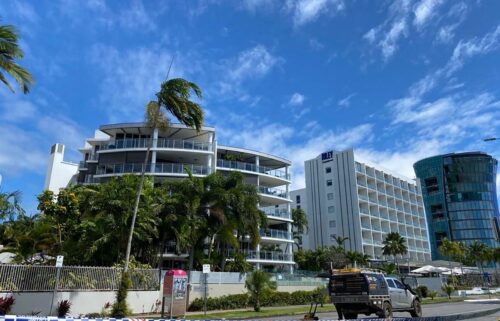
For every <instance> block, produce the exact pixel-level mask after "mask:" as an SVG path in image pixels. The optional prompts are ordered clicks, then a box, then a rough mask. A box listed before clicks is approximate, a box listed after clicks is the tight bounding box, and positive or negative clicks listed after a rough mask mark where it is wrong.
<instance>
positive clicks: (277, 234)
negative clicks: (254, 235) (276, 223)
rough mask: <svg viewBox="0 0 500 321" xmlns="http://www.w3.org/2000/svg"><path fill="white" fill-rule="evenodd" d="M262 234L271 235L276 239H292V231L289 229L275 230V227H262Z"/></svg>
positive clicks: (262, 235) (263, 235) (264, 235)
mask: <svg viewBox="0 0 500 321" xmlns="http://www.w3.org/2000/svg"><path fill="white" fill-rule="evenodd" d="M260 236H261V237H271V238H275V239H285V240H291V239H292V233H289V232H288V231H282V230H274V229H267V230H265V229H260Z"/></svg>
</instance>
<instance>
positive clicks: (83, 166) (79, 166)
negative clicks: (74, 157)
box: [78, 161, 87, 169]
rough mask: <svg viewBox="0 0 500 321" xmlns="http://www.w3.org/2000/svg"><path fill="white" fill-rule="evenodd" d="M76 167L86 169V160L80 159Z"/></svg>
mask: <svg viewBox="0 0 500 321" xmlns="http://www.w3.org/2000/svg"><path fill="white" fill-rule="evenodd" d="M78 169H87V162H86V161H80V162H79V163H78Z"/></svg>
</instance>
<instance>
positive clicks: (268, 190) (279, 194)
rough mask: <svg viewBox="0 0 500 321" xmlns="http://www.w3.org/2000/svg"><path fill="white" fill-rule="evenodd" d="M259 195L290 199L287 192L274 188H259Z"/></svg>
mask: <svg viewBox="0 0 500 321" xmlns="http://www.w3.org/2000/svg"><path fill="white" fill-rule="evenodd" d="M259 193H261V194H266V195H271V196H277V197H282V198H288V195H287V193H286V191H284V190H281V189H278V188H274V187H265V186H259Z"/></svg>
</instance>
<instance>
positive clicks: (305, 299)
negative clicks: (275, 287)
mask: <svg viewBox="0 0 500 321" xmlns="http://www.w3.org/2000/svg"><path fill="white" fill-rule="evenodd" d="M321 290H322V289H321V288H318V289H316V290H313V291H295V292H292V293H289V292H277V291H275V292H272V293H271V294H269V295H266V296H264V297H263V298H261V305H262V306H286V305H303V304H310V303H311V302H312V301H314V300H315V298H319V301H320V302H322V303H328V302H329V298H328V295H324V294H323V293H322V292H321ZM251 306H252V302H251V301H250V296H249V295H248V294H246V293H245V294H232V295H224V296H221V297H217V298H207V310H208V311H210V310H232V309H244V308H249V307H251ZM188 311H203V298H201V299H195V300H194V301H193V302H192V303H191V304H190V305H189V308H188Z"/></svg>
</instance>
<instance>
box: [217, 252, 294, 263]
mask: <svg viewBox="0 0 500 321" xmlns="http://www.w3.org/2000/svg"><path fill="white" fill-rule="evenodd" d="M240 253H242V254H243V255H244V256H245V258H246V259H247V260H265V261H282V262H291V261H293V255H292V254H288V253H283V252H280V251H259V252H258V251H252V250H241V251H240ZM227 254H228V255H227V256H228V257H232V256H234V254H235V251H228V252H227Z"/></svg>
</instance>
